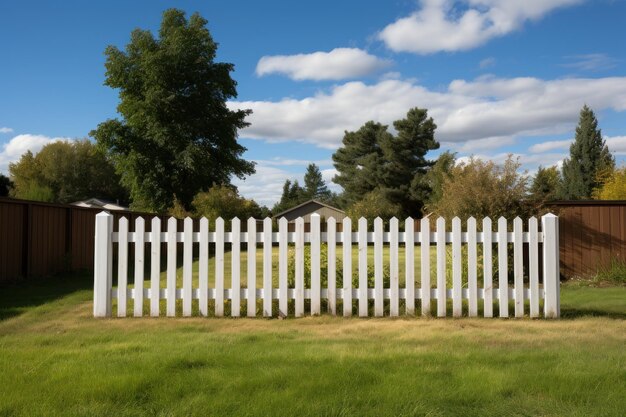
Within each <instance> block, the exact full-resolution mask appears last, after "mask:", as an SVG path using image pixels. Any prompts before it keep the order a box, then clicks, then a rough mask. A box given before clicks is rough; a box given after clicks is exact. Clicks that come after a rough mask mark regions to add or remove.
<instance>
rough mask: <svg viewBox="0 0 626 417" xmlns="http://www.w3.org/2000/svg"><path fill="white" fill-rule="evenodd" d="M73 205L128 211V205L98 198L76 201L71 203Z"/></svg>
mask: <svg viewBox="0 0 626 417" xmlns="http://www.w3.org/2000/svg"><path fill="white" fill-rule="evenodd" d="M71 204H72V205H73V206H77V207H87V208H98V209H102V210H112V211H115V210H121V211H130V209H129V208H128V207H124V206H121V205H119V204H117V203H114V202H112V201H107V200H100V199H98V198H90V199H89V200H83V201H76V202H74V203H71Z"/></svg>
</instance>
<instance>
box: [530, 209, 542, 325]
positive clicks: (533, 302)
mask: <svg viewBox="0 0 626 417" xmlns="http://www.w3.org/2000/svg"><path fill="white" fill-rule="evenodd" d="M528 255H529V256H528V258H529V259H528V269H529V274H528V275H529V280H530V283H529V286H530V317H533V318H534V317H539V244H538V236H537V218H536V217H531V218H530V220H528Z"/></svg>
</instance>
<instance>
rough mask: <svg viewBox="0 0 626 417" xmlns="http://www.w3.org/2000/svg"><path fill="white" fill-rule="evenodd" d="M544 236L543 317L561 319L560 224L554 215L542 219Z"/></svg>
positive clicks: (547, 215)
mask: <svg viewBox="0 0 626 417" xmlns="http://www.w3.org/2000/svg"><path fill="white" fill-rule="evenodd" d="M541 232H542V234H543V289H544V291H545V298H544V300H543V309H544V312H543V315H544V317H546V318H555V319H556V318H559V317H560V316H561V307H560V290H559V288H560V285H561V282H560V276H559V222H558V217H556V216H555V215H554V214H546V215H545V216H543V217H542V218H541Z"/></svg>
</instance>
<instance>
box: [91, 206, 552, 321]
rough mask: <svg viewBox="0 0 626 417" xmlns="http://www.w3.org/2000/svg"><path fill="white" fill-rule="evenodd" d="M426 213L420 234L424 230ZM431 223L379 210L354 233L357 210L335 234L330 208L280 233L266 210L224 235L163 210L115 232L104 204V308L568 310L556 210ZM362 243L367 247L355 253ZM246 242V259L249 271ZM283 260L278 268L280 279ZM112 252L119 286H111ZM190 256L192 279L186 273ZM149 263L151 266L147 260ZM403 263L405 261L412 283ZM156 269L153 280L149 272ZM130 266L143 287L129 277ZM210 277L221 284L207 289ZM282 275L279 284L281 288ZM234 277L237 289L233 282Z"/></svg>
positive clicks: (362, 312) (100, 238)
mask: <svg viewBox="0 0 626 417" xmlns="http://www.w3.org/2000/svg"><path fill="white" fill-rule="evenodd" d="M417 222H419V226H420V231H419V232H414V230H415V226H416V223H417ZM433 223H434V224H433V226H435V227H434V231H431V221H430V219H429V218H423V219H421V220H413V219H411V218H408V219H406V221H404V227H403V229H404V230H405V231H400V230H399V228H400V227H399V221H398V220H397V219H396V218H392V219H391V220H390V221H389V225H388V230H384V224H383V221H382V219H380V218H377V219H375V221H374V231H373V232H372V231H370V230H369V229H368V224H367V220H366V219H364V218H361V219H359V220H358V222H357V225H356V226H357V227H356V231H355V230H353V227H352V221H351V219H349V218H345V219H344V220H343V221H342V223H341V226H342V231H340V232H337V229H338V228H337V222H336V221H335V219H333V218H329V219H328V220H327V222H326V230H327V231H326V232H322V231H321V227H320V226H321V219H320V217H319V216H318V215H312V216H311V224H310V232H305V224H304V220H303V219H302V218H299V219H297V220H296V221H295V232H289V231H288V230H289V228H288V222H287V220H286V219H284V218H282V219H280V220H279V221H278V232H275V231H273V230H272V220H271V219H269V218H267V219H265V220H264V221H263V223H262V227H263V228H262V232H260V233H259V232H257V220H255V219H249V220H248V221H247V225H246V224H244V226H247V227H246V230H247V231H246V232H241V229H242V227H241V226H242V224H241V221H240V220H239V219H236V218H235V219H233V220H232V221H231V222H230V226H231V227H230V230H231V231H229V232H226V231H225V222H224V220H223V219H221V218H218V219H217V220H216V221H215V224H214V225H212V228H214V230H212V231H209V221H208V220H207V219H206V218H203V219H201V220H200V221H199V230H196V231H194V224H193V221H192V219H190V218H187V219H185V220H184V224H183V230H182V231H179V230H178V222H177V220H176V219H174V218H170V219H169V220H168V222H167V225H166V226H167V227H166V228H164V229H165V230H162V228H161V219H160V218H158V217H155V218H153V219H152V220H151V224H150V226H151V227H150V231H146V224H145V220H144V219H143V218H137V219H136V221H135V224H134V231H132V232H131V231H129V226H130V225H129V222H128V220H127V219H126V218H121V219H120V220H119V224H118V228H117V230H118V231H117V232H114V231H113V226H114V225H113V216H111V215H110V214H108V213H106V212H102V213H100V214H98V215H97V216H96V233H95V258H94V263H95V269H94V316H95V317H110V316H111V315H112V310H113V301H112V300H114V299H117V316H119V317H124V316H126V315H127V308H128V302H129V300H132V301H133V302H134V303H133V308H132V312H133V315H134V316H136V317H140V316H143V315H144V313H147V314H149V315H150V316H159V315H161V313H162V312H164V313H165V314H166V315H167V316H170V317H172V316H176V315H177V314H179V313H182V315H183V316H191V315H193V314H194V307H195V308H196V309H197V311H198V313H199V314H200V315H202V316H207V315H209V311H210V309H209V306H210V304H211V307H212V308H211V310H212V311H213V314H214V315H215V316H217V317H220V316H224V315H227V313H229V314H230V316H232V317H238V316H240V315H242V307H243V308H244V309H245V314H246V315H247V316H248V317H256V316H257V312H259V313H261V315H262V316H263V317H272V316H279V317H287V316H295V317H302V316H304V315H305V314H311V315H317V314H321V313H322V312H326V311H328V312H329V313H331V314H333V315H334V314H343V315H344V316H346V317H348V316H351V315H353V314H356V315H358V316H360V317H367V316H369V315H372V314H373V315H374V316H376V317H381V316H384V315H389V316H392V317H393V316H398V315H400V314H401V307H402V313H404V314H407V315H415V314H417V313H416V312H417V311H418V310H419V312H420V314H421V315H423V316H430V315H436V316H438V317H445V316H446V315H448V311H449V310H451V313H452V316H454V317H460V316H462V315H463V314H464V313H463V311H464V309H465V310H466V312H467V315H468V316H470V317H477V316H478V315H479V304H480V306H481V307H482V314H481V315H482V316H484V317H493V316H494V315H495V316H499V317H509V315H510V311H509V309H510V306H509V304H510V303H512V304H513V315H514V316H515V317H523V316H524V315H525V313H528V315H529V316H530V317H539V316H540V300H543V313H544V314H543V315H544V317H548V318H556V317H559V315H560V301H559V276H560V274H559V242H558V218H557V217H556V216H554V215H552V214H547V215H545V216H543V217H542V218H541V230H539V224H538V223H539V222H538V220H537V219H536V218H534V217H533V218H531V219H529V220H528V222H527V229H526V231H524V229H523V226H524V222H523V221H522V220H521V219H520V218H516V219H514V220H513V222H512V230H513V231H512V232H510V231H509V229H508V227H509V226H510V223H509V222H508V221H507V220H506V219H504V218H500V219H498V221H497V222H496V224H495V227H494V225H493V224H492V221H491V219H489V218H485V219H483V221H482V224H481V231H478V230H477V224H476V223H477V222H476V220H475V219H474V218H469V219H468V220H467V222H466V227H465V229H466V230H464V231H463V230H462V224H461V220H460V219H459V218H456V217H455V218H454V219H452V222H451V224H452V230H451V231H448V230H446V221H445V220H444V219H443V218H438V219H437V220H436V221H435V222H433ZM494 229H495V230H494ZM407 231H408V232H407ZM227 244H228V245H227ZM353 245H354V246H356V248H358V250H357V252H356V253H353ZM180 246H182V257H181V256H180V255H181V253H180ZM274 248H276V249H277V256H276V253H275V251H274ZM368 248H373V262H371V259H369V257H368ZM400 248H401V249H402V250H403V254H404V256H403V257H401V256H400V253H401V252H400V251H399V249H400ZM146 250H147V252H148V254H149V256H146ZM226 250H228V251H229V252H230V270H231V272H230V274H229V275H230V276H225V269H226V268H225V266H226V258H225V252H226ZM242 251H245V255H246V258H247V261H246V264H245V266H246V273H245V276H244V275H242ZM194 254H195V255H194ZM257 256H259V257H260V258H261V260H260V262H257ZM131 257H132V259H130V258H131ZM276 257H277V258H278V264H277V266H278V268H277V277H274V274H275V272H276V271H275V269H276V268H274V267H275V266H276V265H274V258H276ZM114 258H115V261H116V264H117V265H115V266H116V268H115V272H116V277H117V287H116V288H114V287H113V275H114ZM181 258H182V280H181V279H180V278H179V275H181V271H179V270H178V267H179V266H180V265H179V263H180V262H179V261H180V260H181ZM194 258H195V260H196V262H194ZM322 258H324V261H323V262H322ZM353 258H354V261H355V262H356V265H353ZM385 258H388V260H387V262H385ZM431 258H433V259H431ZM163 259H164V260H165V262H162V260H163ZM131 260H132V262H131ZM540 260H541V264H540ZM147 261H149V267H146V265H145V264H146V262H147ZM400 262H402V263H403V269H404V272H403V276H402V277H403V278H404V285H403V287H401V286H400V273H399V264H400ZM416 262H419V271H417V272H419V273H416V269H415V265H416ZM257 263H259V265H257ZM195 264H197V265H195ZM372 264H373V271H372V268H371V266H372ZM194 265H195V266H194ZM354 266H356V268H354ZM146 268H148V270H149V277H148V278H147V282H146V281H144V280H145V270H146ZM257 268H258V271H259V272H260V274H261V277H262V282H261V288H257ZM131 269H132V273H133V282H132V286H133V288H131V287H130V285H129V273H130V270H131ZM162 269H163V271H162ZM194 269H195V270H196V271H195V275H196V283H195V284H194V279H193V277H194ZM385 272H386V273H385ZM432 273H434V275H433V277H432V278H431V274H432ZM353 275H354V279H355V281H354V284H356V285H354V284H353ZM162 276H163V277H164V279H163V284H162ZM479 276H480V279H479ZM209 278H211V280H212V282H213V288H209V282H210V279H209ZM274 278H277V282H278V288H274V281H275V280H274ZM371 278H373V281H372V280H371ZM227 280H228V281H229V282H228V283H229V284H230V288H226V287H225V285H226V284H227ZM510 280H511V281H512V284H513V286H512V287H509V281H510ZM181 282H182V287H181V288H179V287H178V285H179V283H181ZM372 282H373V287H372V286H371V283H372ZM449 282H451V284H452V285H451V288H448V284H449ZM433 284H434V285H433ZM479 285H482V288H479ZM177 300H180V302H177ZM196 300H197V301H196ZM370 300H373V303H371V302H370ZM431 301H432V305H431ZM464 301H466V303H464ZM161 302H163V305H161V304H162V303H161ZM479 302H480V303H479ZM494 302H495V303H497V304H496V305H497V311H495V312H494ZM401 304H402V305H401ZM464 305H465V308H464ZM259 306H260V307H261V308H260V311H259V308H258V307H259ZM323 307H324V308H323ZM431 307H432V308H431Z"/></svg>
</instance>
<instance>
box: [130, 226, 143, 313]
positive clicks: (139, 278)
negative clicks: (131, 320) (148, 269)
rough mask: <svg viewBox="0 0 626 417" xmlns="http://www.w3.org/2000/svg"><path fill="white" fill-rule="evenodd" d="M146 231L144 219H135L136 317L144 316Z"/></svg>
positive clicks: (134, 293)
mask: <svg viewBox="0 0 626 417" xmlns="http://www.w3.org/2000/svg"><path fill="white" fill-rule="evenodd" d="M145 230H146V226H145V222H144V220H143V218H141V217H138V218H137V219H135V282H134V285H135V288H134V291H133V298H134V299H135V309H134V316H135V317H141V316H143V274H144V272H145V271H144V262H143V260H144V259H143V256H144V233H145Z"/></svg>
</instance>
